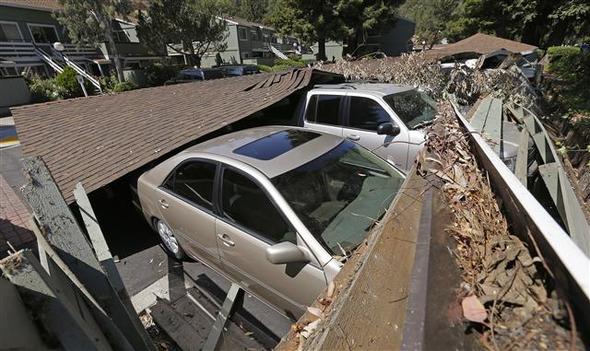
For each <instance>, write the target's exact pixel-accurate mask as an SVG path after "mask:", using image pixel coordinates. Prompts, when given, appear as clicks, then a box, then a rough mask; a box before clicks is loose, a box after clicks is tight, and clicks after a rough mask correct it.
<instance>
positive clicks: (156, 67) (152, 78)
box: [145, 63, 178, 87]
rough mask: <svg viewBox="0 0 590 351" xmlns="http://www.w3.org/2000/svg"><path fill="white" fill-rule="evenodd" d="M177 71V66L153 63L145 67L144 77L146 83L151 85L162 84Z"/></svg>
mask: <svg viewBox="0 0 590 351" xmlns="http://www.w3.org/2000/svg"><path fill="white" fill-rule="evenodd" d="M177 73H178V68H177V67H175V66H170V65H166V64H161V63H154V64H151V65H149V66H147V67H146V68H145V78H146V81H147V84H148V85H149V86H152V87H156V86H160V85H164V83H165V82H166V81H167V80H169V79H172V78H174V77H175V76H176V74H177Z"/></svg>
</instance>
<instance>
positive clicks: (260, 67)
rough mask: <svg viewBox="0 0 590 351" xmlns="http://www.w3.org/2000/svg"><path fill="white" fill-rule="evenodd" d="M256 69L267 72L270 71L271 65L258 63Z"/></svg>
mask: <svg viewBox="0 0 590 351" xmlns="http://www.w3.org/2000/svg"><path fill="white" fill-rule="evenodd" d="M258 70H259V71H260V72H265V73H268V72H272V67H270V66H267V65H258Z"/></svg>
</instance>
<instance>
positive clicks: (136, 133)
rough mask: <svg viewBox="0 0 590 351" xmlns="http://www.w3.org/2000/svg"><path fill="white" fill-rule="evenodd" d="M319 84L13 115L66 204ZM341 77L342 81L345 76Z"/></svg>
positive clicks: (123, 98) (272, 81)
mask: <svg viewBox="0 0 590 351" xmlns="http://www.w3.org/2000/svg"><path fill="white" fill-rule="evenodd" d="M312 76H313V77H314V80H315V79H316V78H317V77H334V76H335V75H334V74H331V73H327V72H320V71H316V70H312V69H301V70H292V71H289V72H282V73H277V74H259V75H250V76H242V77H236V78H225V79H218V80H211V81H203V82H195V83H187V84H179V85H170V86H163V87H155V88H146V89H138V90H134V91H129V92H125V93H120V94H114V95H102V96H93V97H89V98H77V99H70V100H61V101H55V102H49V103H42V104H35V105H29V106H22V107H17V108H14V109H12V114H13V117H14V120H15V124H16V128H17V132H18V136H19V139H20V142H21V145H22V147H23V153H24V154H25V156H34V155H38V156H42V157H43V159H44V161H45V163H46V164H47V166H48V168H49V170H50V171H51V173H52V175H53V177H54V179H55V181H56V183H57V185H58V186H59V188H60V190H61V192H62V194H63V195H64V198H65V199H66V201H68V202H71V201H72V199H73V197H72V191H73V189H74V186H75V184H76V183H77V182H79V181H81V182H83V184H84V187H85V188H86V190H87V191H89V192H90V191H93V190H96V189H98V188H100V187H102V186H104V185H106V184H108V183H110V182H112V181H114V180H116V179H118V178H119V177H121V176H123V175H125V174H127V173H129V172H131V171H133V170H136V169H138V168H139V167H141V166H143V165H146V164H147V163H149V162H150V161H153V160H155V159H157V158H159V157H161V156H162V155H164V154H166V153H168V152H171V151H173V150H176V149H177V148H179V147H182V146H184V145H187V144H188V143H190V142H192V141H194V140H195V139H197V138H199V137H202V136H204V135H206V134H209V133H211V132H213V131H215V130H218V129H220V128H222V127H224V126H225V125H227V124H230V123H233V122H236V121H238V120H240V119H242V118H244V117H247V116H249V115H251V114H253V113H254V112H256V111H259V110H261V109H263V108H265V107H268V106H270V105H272V104H274V103H276V102H278V101H280V100H281V99H283V98H285V97H287V96H288V95H290V94H291V93H293V92H294V91H296V90H298V89H302V88H304V87H306V86H308V85H310V83H313V81H312ZM338 77H340V76H338Z"/></svg>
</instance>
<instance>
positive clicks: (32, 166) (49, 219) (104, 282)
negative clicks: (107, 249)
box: [23, 157, 155, 350]
mask: <svg viewBox="0 0 590 351" xmlns="http://www.w3.org/2000/svg"><path fill="white" fill-rule="evenodd" d="M23 169H24V173H25V177H26V179H27V184H25V186H24V187H23V196H24V198H25V200H26V201H27V202H28V204H29V206H30V207H31V209H32V210H33V215H34V216H35V218H36V219H37V222H38V223H39V224H40V228H41V231H42V234H43V235H44V236H45V238H46V239H47V241H48V242H49V244H50V245H51V246H52V247H54V248H55V249H56V252H57V254H58V255H59V256H60V258H61V259H62V260H63V261H64V262H65V264H66V265H67V266H68V267H69V268H70V269H71V271H72V272H73V273H74V274H75V275H76V277H77V278H78V279H79V280H80V281H81V283H82V284H83V285H84V286H85V287H86V288H87V289H88V291H90V292H91V293H92V294H93V296H94V298H96V301H98V303H99V304H100V306H101V307H102V308H103V309H104V310H105V311H108V312H109V316H110V317H111V318H112V320H113V321H114V322H115V323H116V325H117V326H118V328H119V329H120V331H121V332H122V333H123V335H124V336H125V338H127V339H128V340H129V343H131V345H132V346H133V348H134V349H136V350H154V349H155V348H154V345H153V343H152V342H151V339H150V338H149V335H148V334H147V332H146V331H145V329H144V328H143V326H142V325H141V322H140V321H139V318H138V316H137V314H135V311H133V310H131V311H130V310H128V309H127V307H126V306H125V305H124V304H123V302H122V301H121V299H120V298H119V296H118V294H117V292H116V291H115V290H114V289H113V286H112V285H111V283H110V281H109V280H108V277H107V276H106V274H105V272H104V270H103V269H102V267H101V265H100V263H99V262H98V260H97V258H96V256H95V254H94V252H93V250H92V247H91V245H90V243H89V242H88V240H87V239H86V237H85V235H84V233H83V232H82V230H81V228H80V227H79V226H78V222H77V221H76V219H75V217H74V216H73V214H72V212H71V211H70V209H69V207H68V206H67V204H66V202H65V201H64V198H63V196H62V194H61V193H60V191H59V189H58V188H57V185H56V184H55V181H54V180H53V177H52V176H51V173H50V172H49V170H48V169H47V167H46V166H45V163H44V162H43V160H42V159H41V158H40V157H29V158H25V159H23Z"/></svg>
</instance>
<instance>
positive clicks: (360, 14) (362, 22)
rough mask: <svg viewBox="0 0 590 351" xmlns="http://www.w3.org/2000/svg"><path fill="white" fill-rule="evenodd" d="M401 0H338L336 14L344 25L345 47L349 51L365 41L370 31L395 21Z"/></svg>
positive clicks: (378, 29)
mask: <svg viewBox="0 0 590 351" xmlns="http://www.w3.org/2000/svg"><path fill="white" fill-rule="evenodd" d="M402 2H403V0H338V1H337V3H336V13H337V16H338V17H339V18H340V20H341V21H342V24H343V25H344V28H345V31H346V36H345V37H344V40H345V41H346V44H347V45H346V47H347V48H348V50H349V51H350V52H352V51H354V50H355V49H356V48H357V47H358V46H359V45H360V44H363V43H365V42H366V40H367V37H368V35H369V32H370V31H380V30H381V29H382V28H383V27H384V26H391V25H393V24H394V23H395V21H396V12H397V8H398V7H399V5H400V4H401V3H402Z"/></svg>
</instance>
